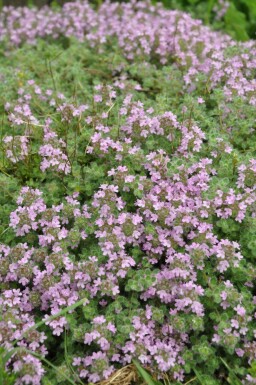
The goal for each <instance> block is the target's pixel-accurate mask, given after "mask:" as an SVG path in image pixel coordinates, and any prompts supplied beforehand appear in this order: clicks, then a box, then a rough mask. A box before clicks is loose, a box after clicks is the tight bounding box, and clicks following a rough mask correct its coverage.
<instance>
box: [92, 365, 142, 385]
mask: <svg viewBox="0 0 256 385" xmlns="http://www.w3.org/2000/svg"><path fill="white" fill-rule="evenodd" d="M136 381H138V373H137V370H136V368H135V366H134V365H132V364H131V365H127V366H124V367H123V368H121V369H118V370H117V371H116V372H115V373H113V374H112V375H111V376H110V377H109V378H108V379H107V380H104V381H100V382H97V384H96V385H130V384H131V383H135V382H136Z"/></svg>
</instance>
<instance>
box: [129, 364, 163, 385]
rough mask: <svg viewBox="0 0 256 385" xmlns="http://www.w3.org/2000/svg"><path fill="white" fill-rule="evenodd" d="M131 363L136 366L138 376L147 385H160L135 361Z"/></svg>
mask: <svg viewBox="0 0 256 385" xmlns="http://www.w3.org/2000/svg"><path fill="white" fill-rule="evenodd" d="M132 362H133V363H134V365H135V366H136V368H137V370H138V372H139V374H140V376H141V377H142V378H143V380H144V381H145V382H146V384H147V385H162V384H161V382H159V381H155V380H154V379H153V378H152V376H151V375H150V374H149V373H148V372H147V371H146V370H145V369H144V368H143V367H142V366H141V365H140V364H139V362H138V361H137V360H132Z"/></svg>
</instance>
